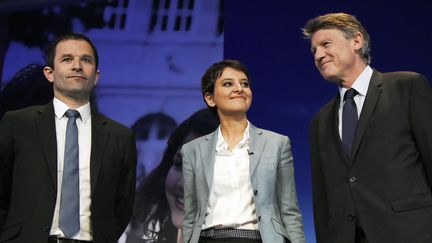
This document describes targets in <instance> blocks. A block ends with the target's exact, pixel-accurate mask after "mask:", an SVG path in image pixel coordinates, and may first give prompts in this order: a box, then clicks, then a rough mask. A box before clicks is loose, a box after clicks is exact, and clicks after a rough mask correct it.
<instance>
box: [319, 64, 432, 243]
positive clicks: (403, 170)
mask: <svg viewBox="0 0 432 243" xmlns="http://www.w3.org/2000/svg"><path fill="white" fill-rule="evenodd" d="M338 107H339V97H335V98H334V99H332V100H331V101H330V102H329V103H327V104H326V105H325V106H324V107H323V108H322V109H321V110H320V111H319V112H318V114H317V115H316V117H315V118H314V119H313V121H312V124H311V160H312V178H313V183H312V184H313V206H314V219H315V230H316V238H317V242H318V243H350V242H354V232H355V225H356V223H357V224H360V225H361V226H362V228H363V230H364V231H365V233H366V236H367V238H368V240H369V242H371V243H374V242H377V243H386V242H389V243H390V242H391V243H411V242H412V243H413V242H415V243H430V242H432V195H431V182H432V89H431V87H430V85H429V83H428V81H427V80H426V79H425V77H423V76H422V75H420V74H417V73H412V72H393V73H380V72H377V71H375V70H374V72H373V75H372V78H371V81H370V84H369V88H368V93H367V95H366V99H365V102H364V105H363V109H362V112H361V115H360V119H359V124H358V128H357V131H356V135H355V138H354V145H353V154H352V155H350V156H348V155H347V154H346V153H345V151H344V149H343V146H342V143H341V140H340V137H339V133H338Z"/></svg>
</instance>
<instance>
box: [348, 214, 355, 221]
mask: <svg viewBox="0 0 432 243" xmlns="http://www.w3.org/2000/svg"><path fill="white" fill-rule="evenodd" d="M354 220H355V216H354V215H352V214H350V215H348V221H349V222H352V221H354Z"/></svg>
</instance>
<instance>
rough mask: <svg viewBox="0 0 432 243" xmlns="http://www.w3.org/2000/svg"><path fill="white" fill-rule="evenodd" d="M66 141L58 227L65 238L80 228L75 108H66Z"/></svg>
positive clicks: (76, 115)
mask: <svg viewBox="0 0 432 243" xmlns="http://www.w3.org/2000/svg"><path fill="white" fill-rule="evenodd" d="M65 116H66V117H67V118H68V122H67V127H66V142H65V153H64V166H63V180H62V188H61V199H60V218H59V227H60V229H61V230H62V232H63V233H64V234H65V236H66V237H67V238H72V237H73V236H74V235H75V234H76V233H77V232H78V231H79V230H80V221H79V154H78V149H79V147H78V127H77V125H76V119H77V118H78V117H79V116H80V114H79V112H78V111H76V110H67V111H66V113H65Z"/></svg>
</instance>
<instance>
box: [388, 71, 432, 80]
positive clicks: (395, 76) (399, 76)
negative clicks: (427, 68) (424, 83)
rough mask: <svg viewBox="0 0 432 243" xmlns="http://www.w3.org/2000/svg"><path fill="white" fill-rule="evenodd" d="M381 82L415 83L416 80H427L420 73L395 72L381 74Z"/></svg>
mask: <svg viewBox="0 0 432 243" xmlns="http://www.w3.org/2000/svg"><path fill="white" fill-rule="evenodd" d="M382 79H383V82H409V81H412V82H415V81H416V80H427V79H426V77H425V76H423V75H422V74H420V73H416V72H410V71H397V72H387V73H382Z"/></svg>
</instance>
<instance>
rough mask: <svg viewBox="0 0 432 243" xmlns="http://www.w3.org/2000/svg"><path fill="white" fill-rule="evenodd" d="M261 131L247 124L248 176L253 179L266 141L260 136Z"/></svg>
mask: <svg viewBox="0 0 432 243" xmlns="http://www.w3.org/2000/svg"><path fill="white" fill-rule="evenodd" d="M262 134H263V131H262V130H261V129H259V128H257V127H255V126H254V125H252V124H251V123H249V138H250V140H249V141H250V142H249V149H250V150H249V158H250V165H249V170H250V175H251V177H253V174H254V172H255V169H256V167H257V166H258V163H259V161H260V159H261V155H262V153H263V151H264V146H265V144H266V139H265V137H264V136H262Z"/></svg>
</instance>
